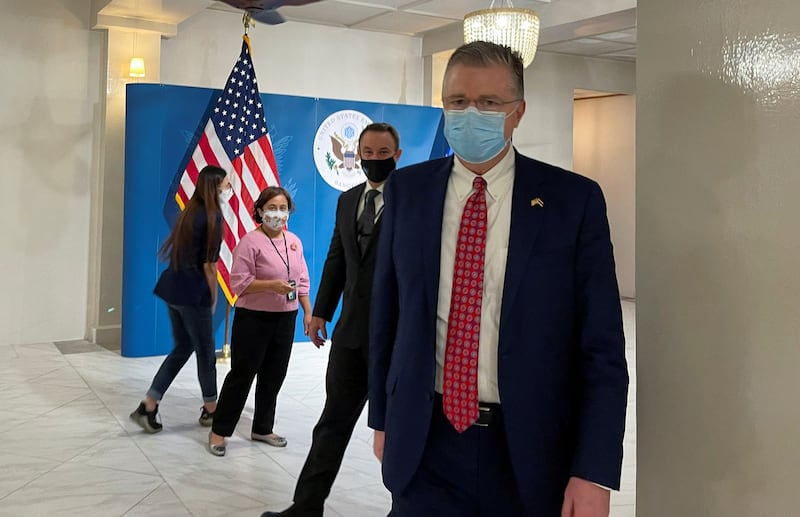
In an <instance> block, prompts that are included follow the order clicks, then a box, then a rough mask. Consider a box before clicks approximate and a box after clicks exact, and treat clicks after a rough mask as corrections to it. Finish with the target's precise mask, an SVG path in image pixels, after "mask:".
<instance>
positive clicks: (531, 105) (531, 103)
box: [514, 52, 636, 170]
mask: <svg viewBox="0 0 800 517" xmlns="http://www.w3.org/2000/svg"><path fill="white" fill-rule="evenodd" d="M575 88H586V89H590V90H601V91H607V92H614V93H634V92H635V90H636V66H635V64H633V63H628V62H623V61H611V60H608V59H594V58H584V57H579V56H568V55H563V54H554V53H550V52H539V53H538V54H537V55H536V58H535V59H534V61H533V63H532V64H531V65H530V66H529V67H528V68H526V69H525V99H526V100H527V111H526V113H525V116H524V117H523V119H522V122H521V123H520V126H519V128H518V129H517V130H516V132H515V133H514V145H515V146H516V147H517V149H519V151H520V152H522V153H523V154H526V155H528V156H531V157H532V158H536V159H537V160H542V161H545V162H548V163H552V164H553V165H558V166H559V167H564V168H566V169H570V170H571V169H572V152H573V149H572V137H573V130H572V124H573V120H572V112H573V91H574V89H575Z"/></svg>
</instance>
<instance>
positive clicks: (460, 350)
mask: <svg viewBox="0 0 800 517" xmlns="http://www.w3.org/2000/svg"><path fill="white" fill-rule="evenodd" d="M472 188H473V189H474V192H473V193H472V195H470V196H469V199H467V204H466V205H465V206H464V213H463V214H462V215H461V227H460V228H459V230H458V240H457V242H456V257H455V263H454V264H453V293H452V297H451V298H450V317H449V318H448V320H447V344H446V347H445V355H444V379H443V387H442V406H443V408H444V414H445V416H447V419H448V420H450V422H451V423H452V424H453V427H454V428H455V429H456V431H458V432H459V433H462V432H464V430H465V429H467V428H468V427H469V426H471V425H472V424H473V423H475V421H476V420H477V419H478V342H479V339H480V334H481V299H482V298H483V261H484V257H485V255H486V180H484V179H483V178H482V177H480V176H478V177H476V178H475V179H474V180H473V182H472Z"/></svg>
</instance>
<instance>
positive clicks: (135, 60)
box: [128, 57, 145, 77]
mask: <svg viewBox="0 0 800 517" xmlns="http://www.w3.org/2000/svg"><path fill="white" fill-rule="evenodd" d="M128 75H130V76H131V77H144V75H145V73H144V58H141V57H132V58H131V66H130V71H129V72H128Z"/></svg>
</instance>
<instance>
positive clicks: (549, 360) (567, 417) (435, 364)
mask: <svg viewBox="0 0 800 517" xmlns="http://www.w3.org/2000/svg"><path fill="white" fill-rule="evenodd" d="M442 100H443V105H444V109H445V136H446V137H447V140H448V143H449V144H450V146H451V147H452V149H453V151H454V153H455V157H449V158H444V159H439V160H432V161H429V162H425V163H422V164H418V165H414V166H411V167H407V168H405V169H402V170H400V171H398V172H397V173H396V174H394V175H393V176H392V178H390V180H389V181H388V182H387V184H386V189H385V191H384V196H385V199H386V209H385V211H384V215H383V218H384V220H383V228H382V231H381V235H380V238H379V245H378V259H377V263H376V267H375V277H374V287H373V296H372V313H371V322H370V349H369V354H370V356H369V362H370V372H369V403H370V404H369V425H370V427H372V428H373V429H375V444H374V446H375V454H376V455H377V456H378V458H379V459H381V460H382V462H383V478H384V483H385V485H386V486H387V488H388V489H389V490H390V491H391V493H392V512H391V514H390V515H392V516H398V517H400V516H403V517H404V516H415V517H418V516H421V515H424V516H426V517H429V516H454V517H456V516H459V517H460V516H475V515H486V516H518V515H526V516H535V517H551V516H553V517H558V516H561V517H600V516H602V517H607V516H608V513H609V499H610V494H609V490H610V489H615V490H616V489H619V480H620V473H621V466H622V438H623V433H624V428H625V406H626V401H627V387H628V374H627V367H626V362H625V350H624V336H623V329H622V315H621V308H620V300H619V290H618V287H617V281H616V275H615V269H614V258H613V252H612V246H611V240H610V235H609V228H608V221H607V218H606V208H605V201H604V199H603V194H602V192H601V190H600V187H599V186H598V185H597V184H596V183H595V182H593V181H591V180H589V179H587V178H584V177H582V176H579V175H577V174H574V173H571V172H568V171H565V170H563V169H559V168H557V167H554V166H551V165H548V164H545V163H542V162H539V161H536V160H533V159H530V158H527V157H525V156H523V155H521V154H519V153H518V152H517V151H516V150H515V149H514V148H513V146H512V145H511V137H512V134H513V132H514V129H515V128H516V127H517V126H518V124H519V122H520V120H521V118H522V116H523V114H524V113H525V100H524V87H523V73H522V61H521V59H520V57H519V56H518V55H517V54H516V53H514V52H512V51H511V50H510V49H508V48H507V47H503V46H499V45H495V44H492V43H486V42H475V43H470V44H467V45H464V46H462V47H460V48H458V49H457V50H456V51H455V52H454V53H453V55H452V57H451V58H450V61H449V62H448V65H447V69H446V71H445V77H444V83H443V88H442Z"/></svg>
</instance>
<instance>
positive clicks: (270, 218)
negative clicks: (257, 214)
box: [261, 210, 289, 231]
mask: <svg viewBox="0 0 800 517" xmlns="http://www.w3.org/2000/svg"><path fill="white" fill-rule="evenodd" d="M261 221H262V222H263V223H264V224H265V225H267V228H269V229H270V230H274V231H278V230H281V229H283V227H284V226H286V223H287V221H289V212H285V211H283V210H264V211H263V212H261Z"/></svg>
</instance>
